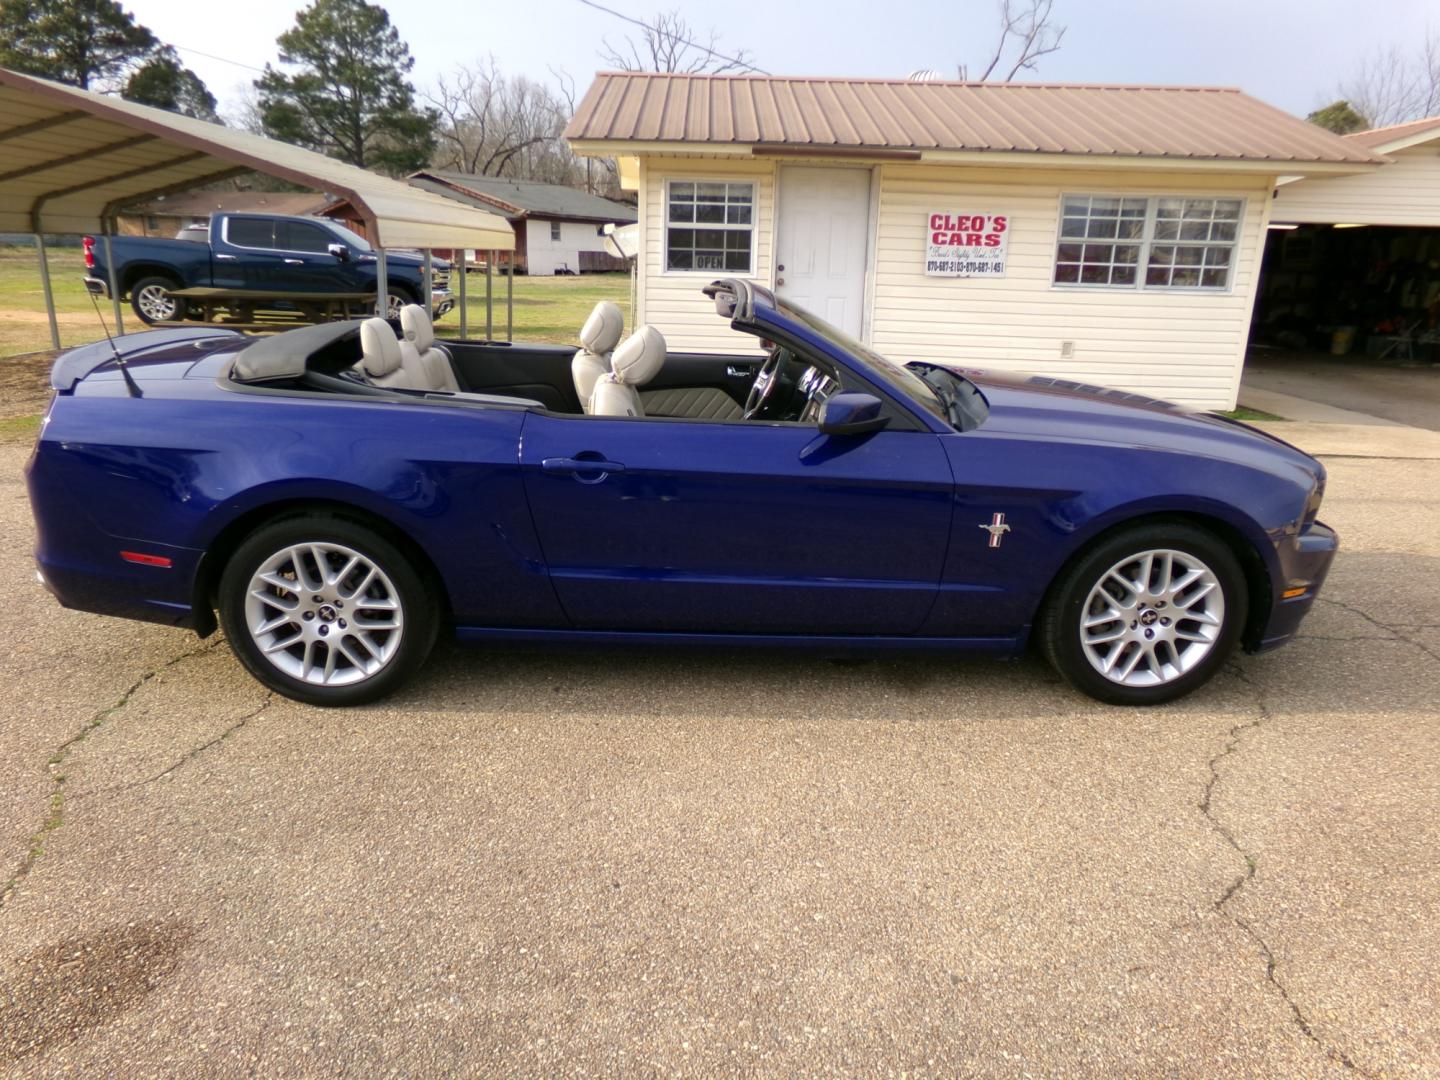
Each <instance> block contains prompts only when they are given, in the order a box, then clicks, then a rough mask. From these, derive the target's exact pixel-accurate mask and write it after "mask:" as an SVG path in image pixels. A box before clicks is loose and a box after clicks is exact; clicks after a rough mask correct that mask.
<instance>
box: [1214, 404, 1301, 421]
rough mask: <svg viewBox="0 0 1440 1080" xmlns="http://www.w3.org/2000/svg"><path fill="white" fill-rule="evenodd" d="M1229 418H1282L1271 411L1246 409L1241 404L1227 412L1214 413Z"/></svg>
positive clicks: (1282, 418)
mask: <svg viewBox="0 0 1440 1080" xmlns="http://www.w3.org/2000/svg"><path fill="white" fill-rule="evenodd" d="M1215 415H1217V416H1223V417H1225V418H1226V419H1229V420H1284V419H1285V417H1283V416H1276V415H1275V414H1274V413H1273V412H1266V411H1265V410H1264V409H1247V408H1245V407H1244V406H1243V405H1242V406H1241V407H1240V408H1238V409H1231V410H1230V411H1229V412H1222V413H1216V414H1215Z"/></svg>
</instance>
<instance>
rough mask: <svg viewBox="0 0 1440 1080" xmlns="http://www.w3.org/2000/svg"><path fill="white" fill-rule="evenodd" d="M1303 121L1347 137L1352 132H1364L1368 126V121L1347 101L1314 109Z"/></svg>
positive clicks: (1334, 102)
mask: <svg viewBox="0 0 1440 1080" xmlns="http://www.w3.org/2000/svg"><path fill="white" fill-rule="evenodd" d="M1305 119H1306V120H1309V121H1310V123H1312V124H1319V125H1320V126H1321V127H1323V128H1325V129H1326V130H1327V131H1333V132H1335V134H1336V135H1349V134H1350V133H1351V132H1352V131H1364V130H1365V129H1366V128H1368V127H1369V126H1370V121H1369V120H1367V119H1365V117H1364V116H1362V115H1361V114H1360V113H1359V112H1357V111H1356V110H1355V107H1354V106H1352V105H1351V104H1350V102H1348V101H1333V102H1331V103H1330V104H1329V105H1326V106H1325V107H1324V108H1323V109H1316V110H1315V111H1314V112H1312V113H1311V114H1310V115H1309V116H1307V117H1305Z"/></svg>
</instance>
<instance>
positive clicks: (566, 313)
mask: <svg viewBox="0 0 1440 1080" xmlns="http://www.w3.org/2000/svg"><path fill="white" fill-rule="evenodd" d="M493 280H494V283H493V289H494V295H495V324H494V335H493V336H494V337H495V338H496V339H497V340H504V337H505V279H504V278H503V277H500V276H496V277H495V278H494V279H493ZM465 289H466V299H467V301H468V303H467V304H466V307H468V308H469V310H470V327H469V333H470V337H471V338H475V339H480V338H483V337H484V336H485V275H484V274H477V273H474V272H471V274H470V275H469V283H468V284H467V285H466V286H465ZM450 291H451V292H453V293H455V294H456V296H458V295H459V280H458V279H456V278H453V277H452V279H451V282H450ZM600 300H613V301H614V302H615V303H617V304H619V305H620V309H621V310H622V311H624V312H625V326H626V327H627V328H628V327H629V326H630V324H631V318H630V277H629V275H628V274H585V275H582V276H576V277H525V276H519V277H516V279H515V340H516V341H549V342H553V343H556V344H572V343H577V342H578V341H579V335H580V327H581V326H583V325H584V324H585V320H586V318H588V317H589V315H590V309H591V308H593V307H594V306H595V304H596V303H597V302H598V301H600ZM435 333H436V334H437V335H438V336H439V337H448V338H456V337H459V336H460V311H459V309H458V308H457V309H456V310H455V311H452V312H450V314H448V315H446V316H445V318H443V319H441V320H440V321H439V322H438V323H436V324H435Z"/></svg>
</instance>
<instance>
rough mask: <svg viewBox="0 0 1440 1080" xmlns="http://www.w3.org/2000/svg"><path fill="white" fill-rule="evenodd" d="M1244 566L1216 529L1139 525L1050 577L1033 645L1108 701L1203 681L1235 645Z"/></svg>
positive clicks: (1244, 605)
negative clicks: (1059, 576) (1053, 583)
mask: <svg viewBox="0 0 1440 1080" xmlns="http://www.w3.org/2000/svg"><path fill="white" fill-rule="evenodd" d="M1248 606H1249V605H1248V594H1247V592H1246V585H1245V573H1244V571H1243V570H1242V569H1241V567H1240V564H1239V561H1238V560H1237V559H1236V557H1235V554H1234V552H1233V551H1231V550H1230V548H1229V547H1228V546H1227V545H1226V544H1224V543H1223V542H1222V541H1221V540H1220V539H1218V538H1217V537H1215V536H1214V535H1212V534H1210V533H1208V532H1206V531H1204V530H1202V529H1198V528H1195V527H1194V526H1190V525H1186V524H1183V523H1173V524H1172V523H1156V524H1151V525H1141V526H1137V527H1135V528H1132V529H1126V530H1124V531H1122V532H1119V533H1115V534H1112V535H1111V536H1109V537H1106V538H1105V539H1103V540H1102V541H1101V542H1099V543H1098V544H1096V545H1095V546H1094V547H1092V548H1091V549H1090V550H1089V551H1087V552H1085V554H1084V555H1083V556H1081V558H1080V559H1079V560H1077V561H1076V562H1075V564H1074V565H1072V566H1071V567H1070V568H1069V569H1068V570H1067V571H1066V572H1065V574H1064V576H1063V577H1062V579H1061V580H1060V581H1059V582H1057V583H1056V586H1055V588H1054V589H1053V590H1052V593H1051V599H1050V602H1049V604H1048V606H1047V608H1046V610H1045V612H1044V613H1043V615H1042V617H1041V620H1040V625H1039V628H1038V631H1039V632H1038V642H1039V645H1040V648H1041V651H1042V652H1043V653H1044V654H1045V656H1046V658H1047V659H1048V660H1049V661H1050V663H1051V664H1052V665H1053V666H1054V667H1055V669H1056V671H1058V672H1059V673H1060V674H1061V676H1063V677H1064V678H1065V680H1066V681H1067V682H1069V683H1070V684H1071V685H1072V686H1074V687H1075V688H1076V689H1078V690H1081V691H1083V692H1084V693H1086V694H1089V695H1090V696H1091V697H1093V698H1097V699H1099V700H1100V701H1105V702H1109V703H1111V704H1115V705H1158V704H1160V703H1162V702H1166V701H1173V700H1174V699H1176V698H1178V697H1182V696H1184V695H1185V694H1188V693H1190V692H1191V691H1192V690H1194V689H1195V688H1196V687H1198V686H1200V685H1201V684H1202V683H1204V682H1206V681H1207V680H1208V679H1209V678H1210V677H1211V676H1212V675H1214V674H1215V672H1216V670H1217V669H1218V668H1219V667H1220V665H1221V664H1222V663H1223V662H1224V661H1225V658H1226V657H1227V656H1229V655H1230V653H1231V652H1232V651H1233V650H1234V648H1235V644H1236V642H1237V641H1238V640H1239V637H1240V631H1241V628H1242V627H1243V626H1244V625H1245V617H1246V612H1247V610H1248Z"/></svg>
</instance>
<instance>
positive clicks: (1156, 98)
mask: <svg viewBox="0 0 1440 1080" xmlns="http://www.w3.org/2000/svg"><path fill="white" fill-rule="evenodd" d="M565 137H566V138H568V139H570V140H572V141H574V142H577V143H585V142H593V143H617V142H629V143H636V142H640V143H658V144H665V143H677V144H678V143H692V144H694V143H705V144H711V145H713V144H734V145H745V144H749V145H750V146H755V147H761V148H763V147H766V146H774V147H776V148H794V147H804V148H808V149H810V150H811V151H812V152H813V151H816V150H820V149H824V148H832V147H833V148H852V149H869V150H878V151H882V152H891V153H895V152H923V151H927V150H929V151H989V152H1006V151H1008V152H1023V153H1035V154H1063V155H1083V156H1086V157H1092V158H1093V157H1154V158H1183V159H1189V160H1195V159H1203V160H1209V161H1234V162H1272V161H1273V162H1284V163H1285V164H1286V165H1287V166H1289V165H1292V164H1295V163H1316V164H1321V163H1323V164H1326V165H1332V166H1333V165H1357V166H1364V165H1373V164H1380V163H1382V162H1383V161H1384V160H1385V159H1384V158H1382V157H1379V156H1377V155H1376V154H1374V153H1372V152H1371V151H1369V150H1368V149H1366V148H1365V147H1364V146H1357V145H1355V144H1354V143H1353V142H1347V141H1346V140H1344V139H1342V138H1340V137H1339V136H1337V135H1333V134H1331V133H1330V132H1328V131H1325V130H1324V129H1323V128H1320V127H1317V126H1315V125H1314V124H1308V123H1306V122H1305V121H1303V120H1299V119H1297V118H1296V117H1293V116H1291V115H1289V114H1288V113H1285V112H1282V111H1280V110H1279V109H1277V108H1274V107H1273V106H1270V105H1266V104H1265V103H1264V102H1262V101H1258V100H1256V99H1255V98H1252V97H1250V96H1249V95H1247V94H1244V93H1241V92H1240V91H1239V90H1235V89H1225V88H1200V87H1164V86H1098V85H1097V86H1083V85H1051V84H1040V83H962V82H910V81H902V80H887V79H838V78H837V79H816V78H782V77H773V76H752V75H745V76H728V75H727V76H717V75H671V74H655V73H641V72H602V73H600V74H599V75H597V76H596V77H595V82H594V83H593V84H592V85H591V87H590V89H589V91H588V92H587V93H586V95H585V98H584V100H583V101H581V102H580V107H579V109H578V110H577V111H576V113H575V118H574V119H573V120H572V121H571V122H570V125H569V127H568V128H566V131H565Z"/></svg>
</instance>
